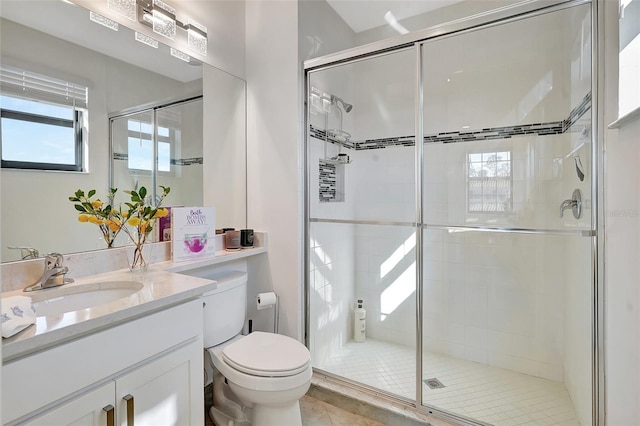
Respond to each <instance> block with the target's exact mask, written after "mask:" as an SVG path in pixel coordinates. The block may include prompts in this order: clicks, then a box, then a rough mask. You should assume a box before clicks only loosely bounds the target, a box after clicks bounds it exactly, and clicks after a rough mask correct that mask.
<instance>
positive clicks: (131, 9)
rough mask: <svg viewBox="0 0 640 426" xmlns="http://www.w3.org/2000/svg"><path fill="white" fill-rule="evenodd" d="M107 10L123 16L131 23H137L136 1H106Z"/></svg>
mask: <svg viewBox="0 0 640 426" xmlns="http://www.w3.org/2000/svg"><path fill="white" fill-rule="evenodd" d="M107 5H108V6H109V10H111V11H112V12H115V13H117V14H119V15H122V16H124V17H125V18H127V19H130V20H132V21H137V19H138V17H137V13H136V11H137V9H138V7H137V6H136V0H107Z"/></svg>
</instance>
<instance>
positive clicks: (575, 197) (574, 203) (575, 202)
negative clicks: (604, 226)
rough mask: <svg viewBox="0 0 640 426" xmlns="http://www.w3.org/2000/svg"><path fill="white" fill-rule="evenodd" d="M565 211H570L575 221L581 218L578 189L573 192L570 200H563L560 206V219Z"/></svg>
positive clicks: (580, 198) (580, 193) (580, 195)
mask: <svg viewBox="0 0 640 426" xmlns="http://www.w3.org/2000/svg"><path fill="white" fill-rule="evenodd" d="M567 209H571V211H572V213H573V217H575V218H576V219H580V216H582V192H580V190H579V189H576V190H574V191H573V194H571V199H569V200H564V201H563V202H562V204H560V217H562V216H563V215H564V211H565V210H567Z"/></svg>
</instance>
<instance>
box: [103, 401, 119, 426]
mask: <svg viewBox="0 0 640 426" xmlns="http://www.w3.org/2000/svg"><path fill="white" fill-rule="evenodd" d="M102 411H104V412H106V413H107V426H115V425H116V419H115V417H114V415H113V414H114V413H115V408H114V407H113V405H107V406H106V407H104V408H103V409H102Z"/></svg>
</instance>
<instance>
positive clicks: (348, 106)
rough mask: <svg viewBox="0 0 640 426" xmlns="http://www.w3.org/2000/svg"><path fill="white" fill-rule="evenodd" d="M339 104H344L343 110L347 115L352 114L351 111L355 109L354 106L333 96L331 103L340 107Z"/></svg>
mask: <svg viewBox="0 0 640 426" xmlns="http://www.w3.org/2000/svg"><path fill="white" fill-rule="evenodd" d="M338 102H340V103H341V104H342V109H344V112H346V113H349V112H351V110H352V109H353V105H351V104H348V103H346V102H345V101H343V100H342V98H339V97H337V96H335V95H331V103H332V104H335V105H338Z"/></svg>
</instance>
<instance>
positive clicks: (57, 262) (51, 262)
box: [23, 253, 73, 292]
mask: <svg viewBox="0 0 640 426" xmlns="http://www.w3.org/2000/svg"><path fill="white" fill-rule="evenodd" d="M63 259H64V258H63V257H62V255H61V254H60V253H51V254H47V255H46V256H45V257H44V272H43V273H42V276H41V277H40V279H38V281H36V282H35V283H34V284H31V285H30V286H28V287H25V289H24V290H23V291H27V292H28V291H34V290H43V289H45V288H51V287H59V286H61V285H64V284H69V283H72V282H73V279H72V278H65V276H64V275H65V274H66V273H67V272H69V268H67V267H66V266H62V261H63Z"/></svg>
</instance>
